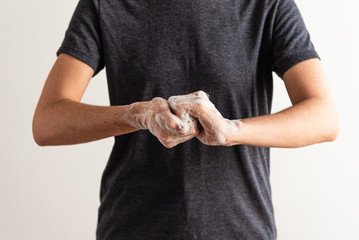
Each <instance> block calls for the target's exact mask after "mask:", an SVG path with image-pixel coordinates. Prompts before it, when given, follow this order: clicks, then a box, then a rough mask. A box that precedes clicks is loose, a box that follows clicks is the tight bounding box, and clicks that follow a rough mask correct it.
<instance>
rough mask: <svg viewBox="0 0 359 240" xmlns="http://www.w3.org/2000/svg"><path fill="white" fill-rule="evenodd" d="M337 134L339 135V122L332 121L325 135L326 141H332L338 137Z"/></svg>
mask: <svg viewBox="0 0 359 240" xmlns="http://www.w3.org/2000/svg"><path fill="white" fill-rule="evenodd" d="M338 135H339V123H338V122H336V123H333V124H332V125H331V126H330V127H328V130H327V137H326V140H327V142H333V141H334V140H336V139H337V138H338Z"/></svg>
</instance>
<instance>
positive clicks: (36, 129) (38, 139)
mask: <svg viewBox="0 0 359 240" xmlns="http://www.w3.org/2000/svg"><path fill="white" fill-rule="evenodd" d="M46 132H47V131H46V129H45V126H44V124H42V123H41V120H40V119H39V117H37V116H36V115H35V116H34V118H33V120H32V136H33V139H34V141H35V143H36V144H37V145H38V146H40V147H43V146H48V145H49V143H48V137H47V136H46Z"/></svg>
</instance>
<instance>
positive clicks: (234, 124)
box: [226, 119, 243, 146]
mask: <svg viewBox="0 0 359 240" xmlns="http://www.w3.org/2000/svg"><path fill="white" fill-rule="evenodd" d="M227 122H228V125H229V127H228V133H229V134H228V136H227V144H226V146H233V145H238V144H242V143H241V141H240V134H241V132H242V130H243V122H242V121H241V119H236V120H228V119H227Z"/></svg>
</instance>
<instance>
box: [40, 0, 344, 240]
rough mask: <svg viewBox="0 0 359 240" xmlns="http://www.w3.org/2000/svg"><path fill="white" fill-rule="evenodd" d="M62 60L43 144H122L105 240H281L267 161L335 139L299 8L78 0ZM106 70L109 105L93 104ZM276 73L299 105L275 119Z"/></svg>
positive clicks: (101, 217)
mask: <svg viewBox="0 0 359 240" xmlns="http://www.w3.org/2000/svg"><path fill="white" fill-rule="evenodd" d="M56 54H57V56H58V58H57V60H56V62H55V63H54V65H53V67H52V69H51V71H50V73H49V75H48V77H47V80H46V82H45V85H44V88H43V91H42V93H41V96H40V99H39V102H38V105H37V107H36V110H35V113H34V118H33V136H34V139H35V141H36V143H37V144H38V145H40V146H51V145H66V144H78V143H85V142H90V141H95V140H98V139H102V138H107V137H114V146H113V149H112V152H111V154H110V156H109V159H108V162H107V165H106V167H105V169H104V172H103V175H102V179H101V189H100V206H99V208H98V224H97V230H96V239H97V240H110V239H111V240H115V239H123V240H127V239H128V240H129V239H146V240H149V239H171V240H180V239H181V240H184V239H186V240H192V239H193V240H194V239H197V240H212V239H213V240H219V239H225V240H232V239H233V240H234V239H241V240H249V239H251V240H252V239H255V240H273V239H276V238H277V228H276V224H275V218H274V211H273V205H272V196H271V186H270V182H269V174H270V148H271V147H279V148H296V147H304V146H308V145H311V144H315V143H321V142H329V141H333V140H335V139H336V137H337V134H338V128H339V127H338V114H337V110H336V107H335V103H334V101H333V97H332V94H331V92H330V90H329V86H328V82H327V78H326V76H325V73H324V70H323V66H322V64H321V59H320V57H319V55H318V53H317V51H316V49H315V48H314V44H313V43H312V40H311V37H310V34H309V32H308V30H307V28H306V25H305V23H304V20H303V18H302V16H301V13H300V11H299V9H298V7H297V5H296V3H295V2H294V1H293V0H235V1H208V0H191V1H186V0H184V1H161V0H159V1H136V0H123V1H116V0H79V2H78V5H77V7H76V9H75V11H74V13H73V16H72V18H71V21H70V23H69V26H68V28H67V30H66V33H65V36H64V40H63V42H62V44H61V46H60V48H59V49H58V50H57V52H56ZM105 67H106V68H105ZM104 68H105V69H106V76H107V83H108V91H109V98H110V106H96V105H90V104H86V103H82V102H81V98H82V96H83V94H84V91H85V89H86V87H87V85H88V83H89V81H90V79H91V78H93V77H94V76H96V75H97V74H98V73H99V72H100V71H101V70H102V69H104ZM272 73H275V74H277V75H278V76H279V77H280V79H282V80H283V81H284V84H285V87H286V90H287V92H288V95H289V97H290V100H291V103H292V106H290V107H288V108H286V109H283V110H282V111H279V112H277V113H271V104H272V94H273V75H272Z"/></svg>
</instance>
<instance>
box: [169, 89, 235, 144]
mask: <svg viewBox="0 0 359 240" xmlns="http://www.w3.org/2000/svg"><path fill="white" fill-rule="evenodd" d="M168 103H169V104H170V106H171V108H172V110H173V111H174V112H175V114H176V115H177V116H180V117H182V116H186V115H188V114H189V115H190V116H192V117H194V118H196V119H198V120H199V123H200V128H201V129H200V132H199V133H198V135H197V136H196V137H197V138H198V140H200V141H201V142H202V143H204V144H207V145H224V146H231V145H232V141H231V136H232V135H233V134H234V133H236V132H238V130H239V129H240V126H241V124H242V122H241V121H240V120H228V119H226V118H223V117H222V115H221V113H220V112H219V111H218V110H217V109H216V107H215V106H214V105H213V103H212V102H211V101H210V100H209V98H208V96H207V94H206V93H205V92H203V91H197V92H194V93H190V94H187V95H179V96H172V97H170V98H169V99H168ZM182 118H183V117H182Z"/></svg>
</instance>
